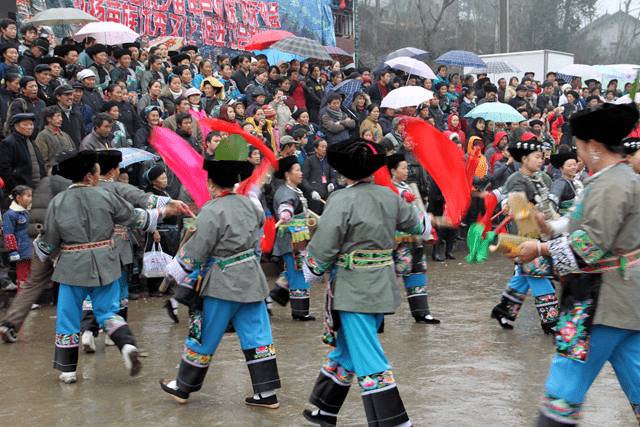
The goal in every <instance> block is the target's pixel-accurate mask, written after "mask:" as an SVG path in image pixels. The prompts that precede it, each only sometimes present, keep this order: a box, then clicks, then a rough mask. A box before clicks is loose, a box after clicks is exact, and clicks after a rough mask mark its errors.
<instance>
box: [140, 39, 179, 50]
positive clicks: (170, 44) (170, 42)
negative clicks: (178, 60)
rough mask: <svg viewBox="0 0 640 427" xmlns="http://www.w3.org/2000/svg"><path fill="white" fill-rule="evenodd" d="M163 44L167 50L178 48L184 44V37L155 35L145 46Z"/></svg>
mask: <svg viewBox="0 0 640 427" xmlns="http://www.w3.org/2000/svg"><path fill="white" fill-rule="evenodd" d="M161 44H163V45H165V46H166V47H167V49H168V50H180V48H181V47H182V46H184V37H173V36H162V37H156V38H155V39H153V41H151V42H149V44H148V45H147V48H150V47H153V46H160V45H161Z"/></svg>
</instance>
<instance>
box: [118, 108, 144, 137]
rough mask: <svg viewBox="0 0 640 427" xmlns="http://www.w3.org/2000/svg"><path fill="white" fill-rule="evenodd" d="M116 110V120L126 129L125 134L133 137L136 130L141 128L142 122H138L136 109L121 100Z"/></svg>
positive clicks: (138, 117)
mask: <svg viewBox="0 0 640 427" xmlns="http://www.w3.org/2000/svg"><path fill="white" fill-rule="evenodd" d="M118 110H119V111H120V118H119V119H118V120H119V121H120V122H121V123H122V124H123V125H124V127H126V128H127V133H128V134H129V135H130V136H133V135H135V134H136V132H137V131H138V129H140V128H141V127H142V120H140V116H138V112H137V111H136V109H135V108H134V107H133V105H131V103H130V102H128V101H125V100H122V101H120V102H118Z"/></svg>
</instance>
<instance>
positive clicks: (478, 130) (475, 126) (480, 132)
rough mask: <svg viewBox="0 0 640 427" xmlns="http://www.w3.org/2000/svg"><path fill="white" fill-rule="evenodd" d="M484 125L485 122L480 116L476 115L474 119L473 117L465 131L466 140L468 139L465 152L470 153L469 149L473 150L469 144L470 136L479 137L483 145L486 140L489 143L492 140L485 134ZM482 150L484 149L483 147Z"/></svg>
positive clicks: (485, 143)
mask: <svg viewBox="0 0 640 427" xmlns="http://www.w3.org/2000/svg"><path fill="white" fill-rule="evenodd" d="M486 126H487V124H486V122H485V121H484V119H483V118H482V117H476V118H475V119H473V122H472V123H471V126H470V127H469V129H468V130H467V133H466V138H467V141H469V143H468V144H467V147H466V149H465V152H466V153H470V152H471V151H473V150H472V147H471V144H470V142H471V137H472V136H477V137H478V138H480V139H481V140H482V144H483V147H485V146H487V141H489V143H492V142H493V141H491V139H490V137H489V136H488V134H487V129H486ZM482 151H484V148H483V150H482Z"/></svg>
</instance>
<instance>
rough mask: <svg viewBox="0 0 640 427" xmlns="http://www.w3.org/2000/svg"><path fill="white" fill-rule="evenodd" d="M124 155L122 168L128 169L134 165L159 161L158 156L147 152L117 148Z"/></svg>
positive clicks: (137, 149) (121, 163)
mask: <svg viewBox="0 0 640 427" xmlns="http://www.w3.org/2000/svg"><path fill="white" fill-rule="evenodd" d="M117 150H118V151H120V152H121V153H122V162H120V167H121V168H126V167H127V166H129V165H132V164H134V163H141V162H146V161H147V160H155V159H159V158H160V156H158V155H157V154H153V153H150V152H148V151H146V150H141V149H139V148H129V147H127V148H117Z"/></svg>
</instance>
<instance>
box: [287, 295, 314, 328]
mask: <svg viewBox="0 0 640 427" xmlns="http://www.w3.org/2000/svg"><path fill="white" fill-rule="evenodd" d="M289 298H290V301H291V317H293V320H300V321H303V322H308V321H312V320H316V318H315V317H313V316H310V315H309V289H290V290H289Z"/></svg>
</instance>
